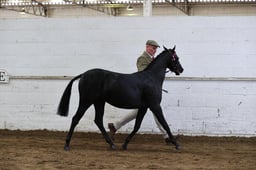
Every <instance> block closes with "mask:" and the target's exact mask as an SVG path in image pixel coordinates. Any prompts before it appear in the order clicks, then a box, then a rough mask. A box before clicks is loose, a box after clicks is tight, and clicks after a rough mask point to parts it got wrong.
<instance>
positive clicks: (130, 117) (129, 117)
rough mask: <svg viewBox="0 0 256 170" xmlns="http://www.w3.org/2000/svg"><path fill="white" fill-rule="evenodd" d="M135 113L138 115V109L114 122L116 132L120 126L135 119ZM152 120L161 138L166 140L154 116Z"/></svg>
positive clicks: (164, 133) (163, 131) (162, 129)
mask: <svg viewBox="0 0 256 170" xmlns="http://www.w3.org/2000/svg"><path fill="white" fill-rule="evenodd" d="M137 113H138V109H135V110H133V111H131V112H130V113H128V114H126V116H125V117H123V118H122V119H120V120H118V121H116V122H114V126H115V128H116V130H118V129H120V128H121V127H122V126H124V125H125V124H127V123H128V122H130V121H132V120H133V119H136V117H137ZM154 120H155V122H156V125H157V127H158V128H159V130H160V132H161V134H162V135H163V137H164V138H165V139H166V138H168V135H167V133H166V131H165V130H164V128H163V127H162V125H161V124H160V123H159V122H158V120H157V118H156V117H155V115H154Z"/></svg>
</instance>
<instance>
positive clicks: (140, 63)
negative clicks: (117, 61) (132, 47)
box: [137, 51, 153, 71]
mask: <svg viewBox="0 0 256 170" xmlns="http://www.w3.org/2000/svg"><path fill="white" fill-rule="evenodd" d="M152 60H153V59H152V58H151V56H149V55H148V54H147V53H146V52H145V51H144V52H143V53H142V54H141V56H140V57H139V58H138V59H137V69H138V71H142V70H144V69H145V68H146V67H147V66H148V65H149V63H151V62H152Z"/></svg>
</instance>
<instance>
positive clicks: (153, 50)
mask: <svg viewBox="0 0 256 170" xmlns="http://www.w3.org/2000/svg"><path fill="white" fill-rule="evenodd" d="M146 51H147V53H149V54H150V55H151V56H153V57H154V56H155V53H156V51H157V47H156V46H153V45H147V46H146Z"/></svg>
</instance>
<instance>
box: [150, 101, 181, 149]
mask: <svg viewBox="0 0 256 170" xmlns="http://www.w3.org/2000/svg"><path fill="white" fill-rule="evenodd" d="M150 110H151V111H152V112H153V114H154V115H155V117H156V118H157V120H158V122H159V123H160V124H161V125H162V127H163V128H164V130H165V131H166V133H167V134H168V136H169V139H170V141H171V143H172V144H174V145H175V148H176V149H177V150H179V149H180V148H181V147H180V145H179V144H178V142H177V141H176V139H175V138H174V136H173V135H172V133H171V130H170V128H169V126H168V124H167V122H166V120H165V118H164V115H163V111H162V108H161V106H160V105H155V106H153V107H150Z"/></svg>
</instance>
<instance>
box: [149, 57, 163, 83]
mask: <svg viewBox="0 0 256 170" xmlns="http://www.w3.org/2000/svg"><path fill="white" fill-rule="evenodd" d="M166 60H167V59H166V56H162V57H161V58H159V59H157V60H156V61H155V62H154V63H152V65H151V66H150V68H149V69H148V70H150V72H151V74H152V76H154V77H155V78H157V79H158V81H160V82H163V81H164V78H165V72H166V68H167V64H166V63H167V62H166Z"/></svg>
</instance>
